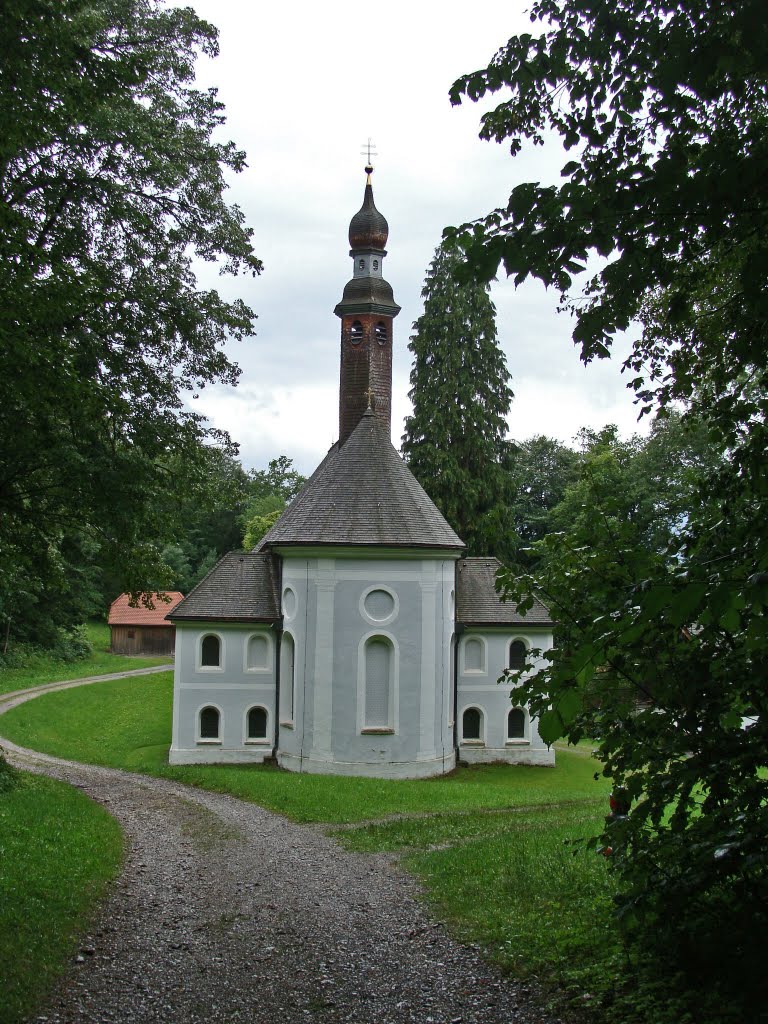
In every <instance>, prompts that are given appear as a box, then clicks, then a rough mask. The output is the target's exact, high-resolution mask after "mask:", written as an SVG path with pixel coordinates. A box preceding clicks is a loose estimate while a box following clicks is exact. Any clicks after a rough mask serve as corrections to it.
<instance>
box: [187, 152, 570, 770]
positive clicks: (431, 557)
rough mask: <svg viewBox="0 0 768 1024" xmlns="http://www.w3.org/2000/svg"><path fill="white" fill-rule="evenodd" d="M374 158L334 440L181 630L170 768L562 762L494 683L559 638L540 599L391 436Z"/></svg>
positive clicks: (357, 229)
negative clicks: (523, 596)
mask: <svg viewBox="0 0 768 1024" xmlns="http://www.w3.org/2000/svg"><path fill="white" fill-rule="evenodd" d="M371 171H372V168H369V167H368V168H366V172H367V174H368V180H367V183H366V187H365V196H364V201H363V206H362V208H361V209H360V210H359V211H358V213H356V214H355V216H354V217H353V218H352V221H351V223H350V227H349V243H350V248H351V252H350V255H351V257H352V260H353V266H354V272H353V277H352V279H351V280H350V281H349V282H348V283H347V285H346V287H345V288H344V293H343V296H342V299H341V302H339V304H338V305H337V306H336V309H335V312H336V314H337V316H339V317H340V319H341V373H340V394H339V440H338V441H337V442H336V443H335V444H334V445H333V446H332V447H331V449H330V450H329V452H328V454H327V455H326V457H325V458H324V460H323V461H322V463H321V464H320V466H319V467H318V468H317V470H316V471H315V472H314V474H313V475H312V476H311V477H310V479H309V480H308V481H307V483H306V485H305V486H304V488H303V490H302V491H301V492H300V493H299V495H298V496H297V497H296V498H295V499H294V501H293V502H292V503H291V504H290V505H289V506H288V508H287V509H286V510H285V512H284V513H283V515H282V516H281V518H280V519H279V520H278V521H277V522H276V523H275V525H274V526H273V527H272V529H271V530H270V531H269V532H268V533H267V534H266V536H265V537H264V538H263V539H262V541H261V542H260V544H259V546H258V547H257V548H256V549H255V550H254V551H251V552H247V553H244V552H234V553H231V554H229V555H226V556H225V557H224V558H223V559H222V560H221V561H220V562H219V563H218V565H216V566H215V568H214V569H212V570H211V572H210V573H209V574H208V575H207V576H206V577H205V578H204V579H203V580H202V581H201V583H199V584H198V586H197V587H196V588H195V589H194V590H193V591H192V592H191V593H190V594H189V595H188V596H187V597H186V598H185V599H184V600H183V601H182V602H181V603H180V604H179V605H177V606H176V607H175V608H174V609H173V611H172V612H170V613H169V615H168V618H169V619H170V620H171V621H172V622H173V623H174V625H175V626H176V664H175V676H174V701H173V740H172V745H171V749H170V754H169V760H170V762H171V764H201V763H205V764H212V763H258V762H262V761H264V760H265V759H267V758H275V759H276V760H277V763H278V764H279V765H281V766H282V767H284V768H287V769H289V770H291V771H297V772H324V773H332V774H339V775H367V776H376V777H382V778H424V777H428V776H433V775H440V774H443V773H445V772H449V771H451V770H452V769H453V768H454V767H455V766H456V764H457V763H458V762H497V761H502V762H508V763H519V764H538V765H552V764H554V752H553V751H552V750H550V749H549V748H548V747H547V746H546V745H545V744H544V743H543V742H542V741H541V739H540V738H539V735H538V732H537V729H536V721H535V720H534V719H532V718H531V717H530V715H529V714H528V710H527V708H525V707H518V706H514V705H513V704H512V702H511V700H510V695H509V694H510V686H509V684H507V683H502V684H500V683H499V682H498V679H499V677H500V676H501V674H502V672H503V671H504V669H505V668H507V667H519V666H522V664H523V663H524V661H525V659H526V656H527V653H528V651H529V650H530V649H531V648H537V649H539V650H540V651H545V650H547V649H549V648H550V647H551V646H552V629H553V623H552V621H551V620H550V616H549V612H548V611H547V609H546V608H545V607H544V605H542V604H540V603H538V602H537V603H535V604H534V607H533V608H532V609H531V610H530V611H529V612H528V613H527V614H526V615H525V616H523V615H521V614H520V613H518V611H517V609H516V608H515V606H514V605H513V604H511V603H502V602H501V601H499V598H498V596H497V594H496V591H495V587H494V581H495V575H496V570H497V569H498V562H497V561H496V560H495V559H493V558H466V557H463V551H464V544H463V543H462V541H461V539H460V538H459V537H458V536H457V535H456V534H455V533H454V531H453V530H452V529H451V527H450V526H449V525H448V523H447V522H446V520H445V519H444V518H443V516H442V515H441V513H440V512H439V511H438V509H437V507H436V506H435V504H434V503H433V502H432V501H431V499H430V498H429V497H428V495H427V494H426V492H425V491H424V489H423V488H422V487H421V485H420V484H419V483H418V482H417V480H416V479H415V477H414V476H413V474H412V473H411V472H410V470H409V469H408V467H407V466H406V464H405V463H404V462H403V460H402V459H401V457H400V456H399V454H398V453H397V451H396V450H395V448H394V447H393V445H392V442H391V440H390V416H391V395H392V326H393V320H394V318H395V317H396V316H397V314H398V313H399V311H400V307H399V306H398V305H397V304H396V303H395V301H394V298H393V294H392V288H391V286H390V285H389V284H388V283H387V282H386V281H385V280H384V278H383V276H382V265H383V261H384V257H385V256H386V251H385V248H384V247H385V245H386V241H387V235H388V226H387V222H386V220H385V219H384V217H383V216H382V215H381V214H380V213H379V211H378V210H377V209H376V207H375V205H374V201H373V189H372V186H371V179H370V175H371Z"/></svg>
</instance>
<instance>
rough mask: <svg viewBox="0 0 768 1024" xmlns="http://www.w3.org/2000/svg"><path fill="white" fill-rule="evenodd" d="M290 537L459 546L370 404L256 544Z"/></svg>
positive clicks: (337, 542)
mask: <svg viewBox="0 0 768 1024" xmlns="http://www.w3.org/2000/svg"><path fill="white" fill-rule="evenodd" d="M291 544H311V545H316V544H335V545H355V546H364V545H367V546H370V545H380V546H384V547H415V548H452V549H461V548H463V547H464V544H463V542H462V541H461V539H460V538H459V537H458V536H457V535H456V534H455V533H454V531H453V530H452V529H451V527H450V526H449V525H448V523H447V522H446V521H445V519H444V518H443V516H442V514H441V513H440V512H439V510H438V508H437V506H436V505H435V503H434V502H433V501H432V499H431V498H430V497H428V495H427V493H426V492H425V491H424V489H423V487H422V486H421V484H420V483H419V482H418V481H417V480H416V477H415V476H414V475H413V473H411V471H410V470H409V469H408V467H407V466H406V464H405V463H404V462H403V460H402V459H401V458H400V456H399V455H398V453H397V452H396V451H395V449H394V447H393V446H392V442H391V441H390V439H389V430H388V429H387V427H386V426H385V425H384V424H383V423H382V421H381V420H380V419H379V418H378V416H376V415H374V413H373V412H372V411H371V410H370V409H368V410H367V411H366V412H365V413H364V415H363V417H362V419H361V420H360V422H359V423H358V425H357V426H356V427H355V429H354V430H353V431H352V433H351V434H350V436H349V437H348V438H347V440H346V441H345V442H344V444H343V445H342V446H341V447H340V446H339V445H338V443H337V444H336V445H334V446H333V447H332V448H331V450H330V451H329V452H328V454H327V455H326V457H325V459H323V461H322V462H321V463H320V465H319V466H318V468H317V469H316V470H315V472H314V474H313V475H312V476H311V477H310V479H309V480H308V481H307V483H306V485H305V486H304V488H303V490H302V491H301V492H300V493H299V494H298V495H297V497H296V498H294V500H293V501H292V502H291V504H290V505H289V506H288V508H287V509H286V510H285V512H284V513H283V514H282V516H281V517H280V518H279V519H278V521H277V522H276V523H275V525H274V526H273V527H272V529H271V530H270V531H269V532H268V533H267V535H266V536H265V537H264V538H263V539H262V541H261V543H260V544H259V547H258V549H257V550H259V551H263V550H264V549H265V548H268V547H272V546H280V545H291Z"/></svg>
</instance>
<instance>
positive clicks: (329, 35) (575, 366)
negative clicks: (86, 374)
mask: <svg viewBox="0 0 768 1024" xmlns="http://www.w3.org/2000/svg"><path fill="white" fill-rule="evenodd" d="M189 2H191V4H192V6H194V7H195V9H196V10H197V12H198V13H199V14H200V16H201V17H203V18H205V19H206V20H208V21H210V22H212V23H213V24H214V25H216V26H217V28H218V29H219V32H220V47H221V52H220V55H219V57H218V58H217V59H216V60H214V61H208V60H202V61H201V62H200V65H199V71H198V84H199V85H200V86H202V87H208V86H216V87H217V88H218V90H219V97H220V99H221V100H222V101H223V102H224V104H225V106H226V110H227V125H226V130H225V133H224V134H226V136H227V138H231V139H233V140H234V141H235V142H236V143H237V145H238V146H239V147H240V148H241V149H244V150H245V151H246V153H247V155H248V167H247V169H246V170H245V171H244V172H243V173H242V174H240V175H233V176H232V178H231V189H230V192H229V196H230V199H231V201H232V202H236V203H237V204H238V205H239V206H240V207H241V208H242V210H243V212H244V213H245V216H246V220H247V222H248V224H249V225H250V226H251V227H252V228H253V230H254V246H255V250H256V253H257V255H258V256H259V257H260V258H261V259H262V260H263V261H264V265H265V270H264V273H263V274H262V275H261V277H259V278H257V279H255V280H253V279H246V278H242V277H240V278H234V279H232V278H218V277H215V276H211V277H207V276H205V274H204V275H203V276H201V283H203V284H205V285H207V286H210V285H213V286H215V287H217V288H219V290H220V291H221V292H222V294H224V295H225V296H226V297H228V298H234V297H240V298H242V299H244V300H245V301H246V302H247V303H248V304H249V305H250V306H251V307H252V308H253V309H254V310H255V311H256V313H257V314H258V317H259V319H258V321H257V335H256V337H255V338H253V339H251V340H249V341H247V342H245V343H242V344H237V343H233V344H232V346H231V355H232V356H233V358H234V359H235V360H236V361H237V362H238V363H239V364H240V366H241V367H242V369H243V374H242V377H241V380H240V384H239V386H238V387H237V388H236V389H232V388H223V387H214V388H207V389H206V390H204V391H203V392H202V393H201V394H200V398H199V400H198V401H196V402H195V408H196V409H197V411H201V412H203V413H205V414H206V415H207V416H208V417H209V418H210V420H211V421H212V423H213V424H214V425H215V426H218V427H223V428H224V429H226V430H228V431H229V432H230V434H231V435H232V437H233V439H234V440H235V441H237V442H238V443H239V444H240V454H241V458H242V461H243V463H244V465H245V466H246V467H254V468H262V467H264V466H266V464H267V462H268V461H269V459H271V458H275V457H276V456H278V455H281V454H285V455H287V456H289V457H290V458H292V459H293V460H294V463H295V465H296V467H297V468H298V469H299V470H300V471H302V472H304V473H309V472H310V471H311V470H313V469H314V467H315V466H316V465H317V463H318V462H319V461H320V459H321V458H322V456H323V455H324V454H325V452H326V451H327V449H328V447H329V446H330V445H331V444H332V443H333V441H334V440H335V439H336V436H337V431H338V372H339V371H338V358H339V325H340V321H339V320H338V318H337V317H336V316H335V315H334V313H333V308H334V306H335V305H336V303H337V302H338V301H339V299H340V298H341V292H342V289H343V287H344V284H345V283H346V281H347V280H348V279H349V278H350V277H351V276H352V261H351V259H350V257H349V246H348V242H347V229H348V226H349V220H350V218H351V217H352V215H353V214H354V213H355V212H356V211H357V210H358V209H359V207H360V205H361V202H362V198H363V190H364V185H365V175H364V173H363V166H364V164H365V159H364V158H363V157H362V156H361V149H362V148H363V144H364V143H365V141H366V140H367V138H368V137H371V138H372V139H373V140H374V143H375V145H376V149H377V150H378V156H376V157H375V158H374V161H373V162H374V165H375V168H376V170H375V173H374V176H373V183H374V195H375V199H376V205H377V207H378V209H379V210H380V211H381V213H383V214H384V216H385V217H386V218H387V220H388V222H389V242H388V244H387V251H388V256H387V259H386V261H385V264H384V276H385V277H386V278H387V280H388V281H389V282H390V284H391V285H392V286H393V288H394V293H395V299H396V301H397V302H398V303H399V304H400V305H401V306H402V312H401V313H400V315H399V316H398V318H397V319H396V320H395V343H394V372H393V424H392V438H393V441H394V443H395V446H396V447H399V445H400V438H401V436H402V430H403V419H404V417H405V415H406V414H407V412H408V410H409V404H408V398H407V392H408V375H409V372H410V353H409V352H408V349H407V345H408V338H409V336H410V334H411V329H412V325H413V322H414V320H416V318H417V317H418V316H420V315H421V312H422V304H421V288H422V285H423V281H424V275H425V272H426V269H427V267H428V265H429V263H430V261H431V259H432V256H433V253H434V249H435V247H436V246H437V245H438V243H439V242H440V238H441V234H442V230H443V228H444V227H445V226H446V225H449V224H459V223H462V222H464V221H468V220H472V219H474V218H476V217H479V216H481V215H483V214H484V213H487V212H488V211H489V210H491V209H492V208H493V207H495V206H499V205H502V204H503V203H505V202H506V199H507V197H508V195H509V192H510V190H511V189H512V188H513V187H514V185H516V184H517V183H519V182H521V181H542V182H547V181H552V182H554V181H556V180H558V176H559V169H560V167H561V165H562V163H563V162H564V159H563V156H562V153H561V152H560V151H559V150H558V149H557V148H556V146H554V145H553V146H552V147H551V148H550V149H548V148H547V147H544V148H543V149H542V148H534V147H530V148H529V149H527V150H526V151H524V152H523V153H522V154H521V155H520V156H518V157H517V158H515V159H514V160H513V159H512V158H511V157H510V155H509V150H508V148H507V147H506V146H504V145H498V144H497V143H489V142H483V141H481V140H480V139H478V137H477V136H478V131H479V120H480V115H481V113H482V111H483V109H486V107H487V106H488V105H489V104H486V107H483V106H481V105H478V104H474V103H469V102H467V103H466V104H464V105H462V106H460V107H451V104H450V101H449V100H448V90H449V88H450V86H451V84H452V83H453V82H454V81H455V79H456V78H458V77H459V76H460V75H461V74H463V73H467V72H470V71H474V70H476V69H478V68H481V67H485V66H486V65H487V64H488V62H489V60H490V58H491V57H492V56H493V54H494V53H495V51H496V50H497V49H498V48H499V47H500V46H502V45H503V43H504V42H506V40H507V39H508V38H509V36H511V35H513V34H515V33H516V32H519V31H526V30H530V22H529V20H528V18H527V16H526V15H525V13H524V12H525V9H526V8H527V7H528V3H527V2H523V0H512V2H511V3H510V2H509V0H505V2H502V0H475V2H474V3H471V4H470V3H466V2H462V3H459V2H456V0H440V2H437V0H418V2H417V0H410V2H405V0H388V2H387V3H378V4H377V3H361V2H359V0H357V2H349V0H330V2H326V3H312V2H308V0H291V2H288V3H276V2H274V0H273V2H270V3H260V2H256V0H215V2H214V0H189ZM491 294H492V298H493V300H494V302H495V304H496V307H497V311H498V318H497V325H498V332H499V340H500V343H501V345H502V347H503V349H504V352H505V353H506V357H507V362H508V365H509V370H510V372H511V374H512V378H513V381H512V386H513V389H514V391H515V399H514V402H513V405H512V410H511V413H510V417H509V430H510V435H511V436H512V437H514V438H517V439H523V438H526V437H530V436H531V435H532V434H538V433H544V434H549V435H551V436H554V437H558V438H560V439H561V440H563V441H566V442H568V441H570V440H571V439H572V438H573V436H574V435H575V434H576V432H577V431H578V429H579V428H580V427H582V426H593V427H601V426H603V425H604V424H606V423H617V424H618V425H619V427H620V428H621V430H622V432H623V433H625V434H630V433H632V432H633V431H634V430H636V429H637V424H636V422H635V421H636V410H635V408H634V406H633V405H632V400H631V396H630V394H629V392H627V390H626V387H625V382H624V378H622V377H621V374H620V364H621V358H620V355H621V351H620V350H617V353H616V356H615V357H614V359H612V360H610V361H604V362H602V363H599V364H592V365H590V366H589V367H584V366H583V365H582V364H581V363H580V361H579V358H578V354H577V352H576V350H575V349H574V347H573V344H572V342H571V340H570V332H571V322H570V319H569V317H568V316H567V315H565V314H558V313H557V312H556V307H557V300H558V296H557V294H556V293H554V292H552V291H546V290H545V289H544V288H543V287H542V286H541V285H539V284H538V283H527V284H526V285H525V286H523V287H521V288H518V289H515V288H514V286H513V285H512V283H511V282H509V281H507V280H506V279H502V280H500V281H499V282H497V283H495V284H494V285H493V287H492V293H491Z"/></svg>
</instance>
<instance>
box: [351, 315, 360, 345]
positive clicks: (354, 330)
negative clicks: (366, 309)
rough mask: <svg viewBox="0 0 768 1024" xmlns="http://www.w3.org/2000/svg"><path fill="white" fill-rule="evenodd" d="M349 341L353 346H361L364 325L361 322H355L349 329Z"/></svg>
mask: <svg viewBox="0 0 768 1024" xmlns="http://www.w3.org/2000/svg"><path fill="white" fill-rule="evenodd" d="M349 340H350V341H351V342H352V344H353V345H359V344H360V342H361V341H362V340H363V325H362V324H361V323H360V321H359V320H353V321H352V326H351V327H350V328H349Z"/></svg>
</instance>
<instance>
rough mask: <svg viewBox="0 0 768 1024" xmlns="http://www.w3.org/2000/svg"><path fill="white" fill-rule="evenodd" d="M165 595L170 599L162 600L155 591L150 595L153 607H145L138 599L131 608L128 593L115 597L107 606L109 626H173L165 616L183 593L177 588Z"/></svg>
mask: <svg viewBox="0 0 768 1024" xmlns="http://www.w3.org/2000/svg"><path fill="white" fill-rule="evenodd" d="M165 596H166V597H170V599H171V600H170V601H168V602H166V601H162V600H161V599H160V598H159V597H158V596H157V594H156V593H153V594H152V595H151V597H152V603H153V604H154V606H155V607H154V608H153V609H150V608H145V607H144V605H143V604H142V603H141V600H140V601H139V605H138V607H137V608H131V607H130V605H129V604H128V602H129V601H130V599H131V598H130V594H121V595H120V597H116V598H115V600H114V601H113V602H112V604H111V605H110V608H109V619H108V622H109V625H110V626H168V627H171V626H173V623H171V622H166V621H165V616H166V615H167V614H168V612H169V611H171V610H172V609H173V608H175V607H176V605H177V604H179V603H180V602H181V601H183V600H184V595H183V594H180V593H179V591H178V590H167V591H165Z"/></svg>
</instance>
